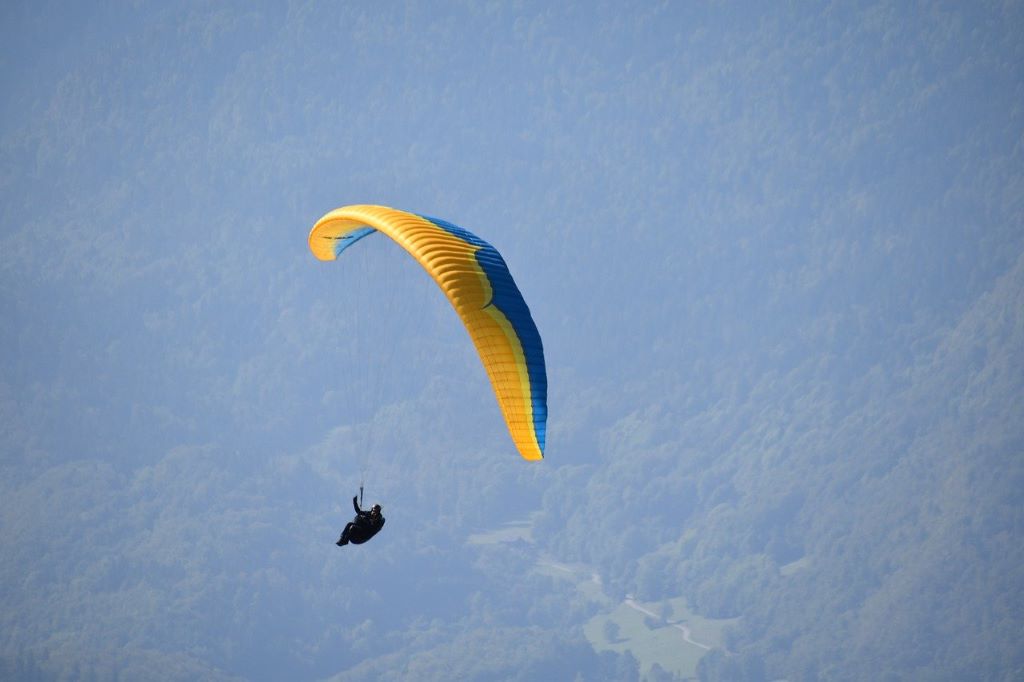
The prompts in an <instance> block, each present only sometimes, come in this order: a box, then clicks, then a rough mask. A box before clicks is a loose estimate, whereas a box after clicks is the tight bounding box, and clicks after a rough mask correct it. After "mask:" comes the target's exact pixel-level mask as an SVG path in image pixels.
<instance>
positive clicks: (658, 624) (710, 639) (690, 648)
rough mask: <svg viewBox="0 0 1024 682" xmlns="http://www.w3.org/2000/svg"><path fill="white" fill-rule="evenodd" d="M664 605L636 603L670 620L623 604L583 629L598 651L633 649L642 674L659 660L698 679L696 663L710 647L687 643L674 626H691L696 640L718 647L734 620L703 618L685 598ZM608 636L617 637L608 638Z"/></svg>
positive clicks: (594, 619) (681, 633) (676, 672)
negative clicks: (725, 628)
mask: <svg viewBox="0 0 1024 682" xmlns="http://www.w3.org/2000/svg"><path fill="white" fill-rule="evenodd" d="M665 604H666V603H663V602H657V603H637V604H636V606H637V607H640V608H642V609H646V610H647V611H650V612H652V613H655V614H660V613H665V614H666V615H667V616H668V618H669V621H668V622H667V621H664V620H661V619H660V618H652V617H651V616H649V615H647V614H645V613H642V612H641V611H638V610H637V609H635V608H633V607H632V606H630V605H629V604H625V603H623V604H619V605H618V606H616V607H615V609H614V610H612V611H611V612H610V613H607V614H602V615H599V616H595V617H594V618H592V619H591V620H590V621H589V622H588V623H587V624H586V625H585V626H584V628H583V632H584V634H585V635H586V637H587V639H588V640H589V641H590V644H591V646H593V647H594V649H595V650H596V651H605V650H612V651H617V652H620V653H621V652H624V651H629V652H631V653H632V654H633V655H634V656H635V657H636V659H637V660H638V661H639V662H640V673H641V675H646V674H647V673H649V672H650V670H651V668H652V667H653V666H654V664H655V663H657V664H658V665H660V666H661V667H662V668H664V669H665V670H667V671H669V672H672V673H674V674H677V675H681V676H682V677H684V678H694V679H696V676H697V662H698V661H699V660H700V659H701V657H702V656H703V655H704V654H706V653H707V652H708V650H707V649H704V648H702V647H700V646H698V645H697V644H693V643H690V642H687V641H686V640H685V639H684V634H683V632H682V630H681V629H680V628H678V627H675V625H676V624H679V625H685V626H686V627H687V628H689V630H690V637H691V639H692V640H694V641H695V642H698V643H700V644H704V645H706V646H708V647H716V646H721V643H722V629H723V628H724V627H725V626H726V625H729V624H730V623H732V622H734V621H729V620H710V619H707V618H701V617H700V616H698V615H696V614H694V613H691V612H690V611H689V610H688V609H687V608H686V601H685V600H684V599H682V598H677V599H671V600H669V601H668V602H667V605H668V607H669V608H668V609H666V607H665ZM609 623H611V625H609ZM650 625H653V626H654V627H650ZM609 635H613V636H614V639H609Z"/></svg>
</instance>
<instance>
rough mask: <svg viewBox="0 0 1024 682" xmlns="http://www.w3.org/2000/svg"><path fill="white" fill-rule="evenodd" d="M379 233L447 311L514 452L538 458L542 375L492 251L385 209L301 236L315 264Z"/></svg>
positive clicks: (324, 221) (534, 344)
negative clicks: (415, 266)
mask: <svg viewBox="0 0 1024 682" xmlns="http://www.w3.org/2000/svg"><path fill="white" fill-rule="evenodd" d="M374 232H381V233H383V234H385V235H387V236H388V237H390V238H391V239H393V240H394V241H395V242H396V243H398V244H399V245H400V246H401V247H402V248H403V249H405V250H406V251H407V252H408V253H409V254H411V255H412V257H413V258H415V259H416V260H417V261H418V262H419V264H420V265H421V266H423V269H424V270H426V271H427V273H428V274H429V275H430V276H431V277H432V278H433V280H434V282H436V283H437V286H438V287H440V289H441V291H443V292H444V294H445V296H446V297H447V298H448V301H449V302H450V303H451V304H452V307H453V308H455V312H456V313H458V315H459V318H460V319H461V320H462V323H463V325H465V327H466V331H467V332H469V336H470V338H471V339H472V340H473V344H474V346H475V347H476V350H477V352H478V354H479V355H480V361H481V362H482V363H483V366H484V369H485V370H486V372H487V376H488V378H489V379H490V381H491V386H492V388H493V389H494V395H495V397H496V398H497V400H498V406H499V407H500V409H501V413H502V416H503V417H504V418H505V423H506V425H507V426H508V430H509V433H510V434H511V436H512V440H513V442H514V443H515V445H516V447H517V448H518V450H519V453H520V454H521V455H522V456H523V457H524V458H525V459H529V460H539V459H542V458H543V457H544V441H545V433H546V429H547V370H546V368H545V365H544V348H543V345H542V344H541V339H540V334H539V332H538V331H537V326H536V325H535V324H534V322H533V318H532V317H531V315H530V309H529V308H528V307H527V305H526V301H525V300H523V296H522V294H521V293H520V292H519V289H518V287H517V286H516V284H515V281H514V280H513V279H512V275H511V273H509V270H508V266H507V265H506V264H505V260H504V259H503V258H502V257H501V254H500V253H498V251H497V249H495V248H494V247H493V246H491V245H490V244H488V243H487V242H485V241H484V240H482V239H480V238H479V237H477V236H476V235H475V234H473V233H471V232H469V231H468V230H464V229H462V228H460V227H458V226H456V225H453V224H451V223H449V222H446V221H444V220H440V219H438V218H429V217H427V216H422V215H417V214H414V213H408V212H406V211H400V210H397V209H393V208H388V207H386V206H371V205H355V206H344V207H342V208H338V209H335V210H333V211H331V212H330V213H328V214H326V215H325V216H323V217H322V218H320V220H318V221H317V223H316V225H314V226H313V229H312V231H310V233H309V248H310V250H311V251H312V252H313V255H315V256H316V257H317V258H318V259H320V260H324V261H330V260H335V259H337V258H338V256H339V255H340V254H341V253H342V252H344V251H345V249H347V248H349V247H350V246H352V245H353V244H355V243H357V242H358V241H359V240H361V239H363V238H365V237H367V236H369V235H371V234H373V233H374Z"/></svg>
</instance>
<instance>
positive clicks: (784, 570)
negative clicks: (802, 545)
mask: <svg viewBox="0 0 1024 682" xmlns="http://www.w3.org/2000/svg"><path fill="white" fill-rule="evenodd" d="M808 564H810V559H808V558H807V557H803V558H800V559H797V560H796V561H793V562H791V563H788V564H786V565H785V566H782V567H781V568H779V573H781V574H782V575H793V574H794V573H796V572H797V571H801V570H803V569H805V568H807V566H808Z"/></svg>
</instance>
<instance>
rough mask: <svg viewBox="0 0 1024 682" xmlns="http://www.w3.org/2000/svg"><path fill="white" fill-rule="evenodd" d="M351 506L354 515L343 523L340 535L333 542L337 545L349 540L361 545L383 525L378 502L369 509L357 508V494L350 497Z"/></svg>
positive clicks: (347, 542) (342, 545)
mask: <svg viewBox="0 0 1024 682" xmlns="http://www.w3.org/2000/svg"><path fill="white" fill-rule="evenodd" d="M352 506H353V507H354V508H355V510H356V516H355V518H354V519H352V520H351V521H349V522H348V523H347V524H345V529H344V530H342V531H341V537H340V538H338V541H337V542H335V543H334V544H336V545H337V546H338V547H344V546H345V545H347V544H349V543H350V542H351V543H352V544H353V545H361V544H363V543H364V542H366V541H367V540H369V539H370V538H372V537H373V536H374V535H376V534H377V533H378V532H379V531H380V529H381V528H383V527H384V516H383V515H382V514H381V513H380V512H381V507H380V505H379V504H375V505H373V506H372V507H371V508H370V511H364V510H362V509H360V508H359V496H358V495H357V496H354V497H353V498H352Z"/></svg>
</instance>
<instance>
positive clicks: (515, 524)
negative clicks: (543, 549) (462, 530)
mask: <svg viewBox="0 0 1024 682" xmlns="http://www.w3.org/2000/svg"><path fill="white" fill-rule="evenodd" d="M532 525H533V524H531V523H530V522H529V521H511V522H509V523H506V524H503V525H502V526H501V527H499V528H495V529H494V530H489V531H485V532H483V533H474V534H473V535H470V536H469V538H467V540H466V542H467V543H468V544H470V545H496V544H498V543H502V542H515V541H517V540H523V541H525V542H533V535H532V534H531V530H532Z"/></svg>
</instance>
